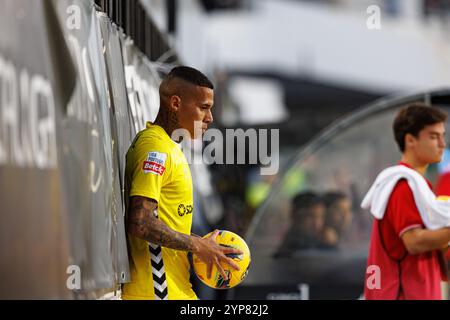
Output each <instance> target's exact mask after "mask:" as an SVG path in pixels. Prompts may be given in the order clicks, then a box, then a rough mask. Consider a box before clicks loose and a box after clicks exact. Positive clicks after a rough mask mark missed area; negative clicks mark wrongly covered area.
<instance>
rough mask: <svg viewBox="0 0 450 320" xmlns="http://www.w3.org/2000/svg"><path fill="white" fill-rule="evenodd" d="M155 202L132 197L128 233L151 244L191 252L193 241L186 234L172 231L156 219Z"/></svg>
mask: <svg viewBox="0 0 450 320" xmlns="http://www.w3.org/2000/svg"><path fill="white" fill-rule="evenodd" d="M157 206H158V205H157V203H156V202H155V201H152V200H149V199H147V198H144V197H132V198H131V203H130V211H129V216H128V219H127V229H128V233H130V234H131V235H133V236H135V237H138V238H141V239H144V240H147V241H149V242H151V243H154V244H157V245H161V246H163V247H168V248H171V249H177V250H184V251H191V250H192V240H191V239H190V237H189V236H188V235H186V234H183V233H180V232H176V231H174V230H172V229H170V228H169V227H168V226H167V225H166V224H165V223H164V222H162V221H161V220H159V219H158V218H156V217H155V215H154V212H155V210H156V208H157Z"/></svg>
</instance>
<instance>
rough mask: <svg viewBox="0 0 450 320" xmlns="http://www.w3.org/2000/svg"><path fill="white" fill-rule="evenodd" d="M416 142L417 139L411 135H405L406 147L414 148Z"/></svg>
mask: <svg viewBox="0 0 450 320" xmlns="http://www.w3.org/2000/svg"><path fill="white" fill-rule="evenodd" d="M415 142H416V137H414V136H413V135H412V134H411V133H407V134H406V135H405V147H412V146H414V143H415Z"/></svg>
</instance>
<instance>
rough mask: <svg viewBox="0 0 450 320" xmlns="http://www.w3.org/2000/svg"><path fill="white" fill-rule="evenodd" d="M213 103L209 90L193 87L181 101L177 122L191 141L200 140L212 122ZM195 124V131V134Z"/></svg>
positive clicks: (212, 96) (212, 95)
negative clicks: (187, 133) (187, 132)
mask: <svg viewBox="0 0 450 320" xmlns="http://www.w3.org/2000/svg"><path fill="white" fill-rule="evenodd" d="M213 103H214V92H213V90H212V89H210V88H206V87H200V86H193V89H192V90H191V91H190V92H189V94H187V95H186V97H183V99H181V103H180V108H179V110H178V113H177V115H178V121H179V124H180V126H181V127H182V128H183V129H186V130H187V131H189V133H190V135H191V138H192V139H198V138H200V137H201V136H202V135H203V134H204V133H205V131H206V129H208V125H209V124H210V123H212V122H213V116H212V113H211V108H212V106H213ZM195 123H197V130H198V132H195V129H196V128H195V126H194V125H195Z"/></svg>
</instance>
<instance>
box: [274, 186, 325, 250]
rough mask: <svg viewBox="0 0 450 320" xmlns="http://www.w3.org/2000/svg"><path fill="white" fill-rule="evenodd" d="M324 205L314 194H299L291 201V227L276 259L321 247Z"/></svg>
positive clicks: (306, 192) (307, 192) (308, 192)
mask: <svg viewBox="0 0 450 320" xmlns="http://www.w3.org/2000/svg"><path fill="white" fill-rule="evenodd" d="M325 209H326V208H325V204H324V202H323V199H322V198H321V197H320V196H319V195H317V194H316V193H314V192H311V191H305V192H302V193H299V194H298V195H296V196H295V197H294V199H293V200H292V209H291V226H290V228H289V229H288V231H287V233H286V236H285V237H284V240H283V242H282V244H281V246H280V247H279V249H278V251H277V252H276V254H275V256H276V257H282V256H289V255H291V254H292V253H294V252H295V251H298V250H306V249H316V248H319V247H320V246H321V245H322V231H323V227H324V223H325Z"/></svg>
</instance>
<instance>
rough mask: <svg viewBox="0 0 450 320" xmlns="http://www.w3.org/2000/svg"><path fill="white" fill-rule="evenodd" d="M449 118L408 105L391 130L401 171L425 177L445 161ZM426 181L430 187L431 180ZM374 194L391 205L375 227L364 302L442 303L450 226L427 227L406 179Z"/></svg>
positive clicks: (436, 112) (437, 110)
mask: <svg viewBox="0 0 450 320" xmlns="http://www.w3.org/2000/svg"><path fill="white" fill-rule="evenodd" d="M446 119H447V114H446V113H444V112H443V111H441V110H439V109H437V108H432V107H431V106H429V105H426V104H422V103H413V104H410V105H408V106H406V107H404V108H402V109H401V110H400V111H399V112H398V114H397V116H396V118H395V120H394V124H393V130H394V135H395V140H396V142H397V145H398V147H399V149H400V151H401V153H402V157H401V160H400V162H399V167H400V166H404V167H407V168H409V169H412V170H415V171H416V172H418V173H419V174H420V175H421V176H424V175H425V172H426V170H427V168H428V166H429V164H432V163H438V162H440V161H441V158H442V154H443V151H444V148H445V126H444V124H445V121H446ZM400 168H401V167H400ZM406 171H407V170H406ZM419 178H420V176H419ZM424 179H425V178H424ZM426 183H427V184H428V187H429V188H430V189H432V188H431V184H430V182H429V181H428V180H426ZM378 185H380V183H379V184H378ZM375 192H376V193H378V194H381V195H383V199H382V198H381V197H380V196H379V197H378V198H377V202H380V201H381V200H383V201H387V206H386V209H385V211H384V212H383V215H382V216H381V219H378V218H377V219H374V223H373V227H372V235H371V240H370V248H369V255H368V260H367V272H366V279H365V292H364V296H365V299H367V300H374V299H383V300H387V299H389V300H394V299H395V300H406V299H408V300H410V299H423V300H425V299H427V300H439V299H441V279H442V280H444V281H447V275H446V272H447V270H446V266H445V262H444V259H443V252H442V250H445V249H446V248H447V247H448V243H449V241H450V228H447V227H446V228H440V229H436V230H430V229H427V228H426V227H425V225H424V222H423V218H422V216H421V214H420V212H419V209H418V205H417V204H416V200H415V196H414V195H413V191H412V189H411V187H410V186H409V184H408V181H407V180H406V179H405V178H401V179H400V180H398V182H397V183H396V185H395V186H394V187H393V190H392V192H391V193H390V194H386V193H384V194H383V190H381V191H375ZM417 192H424V191H421V190H419V191H417ZM387 197H388V198H387ZM374 205H377V204H376V203H372V204H371V207H372V209H373V207H374ZM371 212H372V211H371ZM372 213H373V212H372ZM369 270H371V271H370V272H369Z"/></svg>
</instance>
